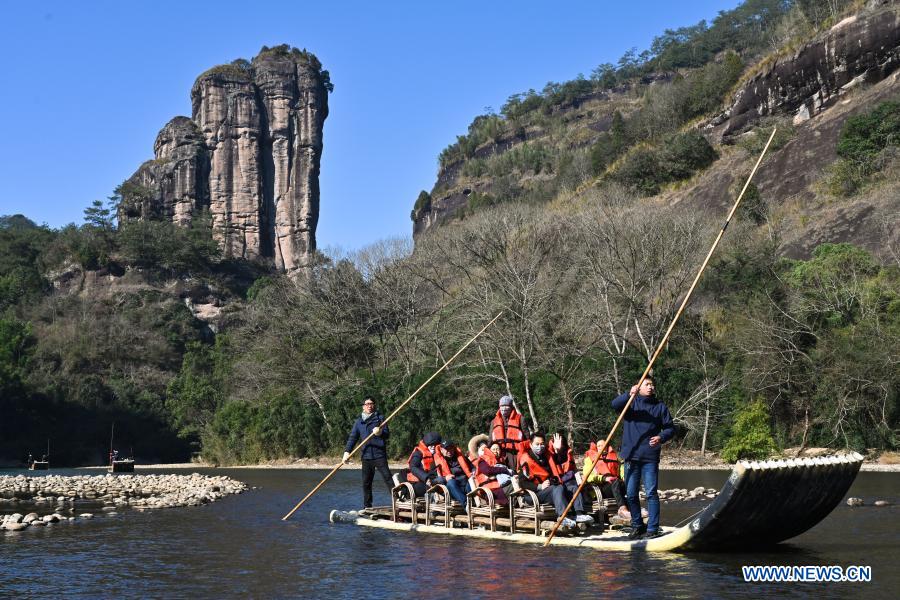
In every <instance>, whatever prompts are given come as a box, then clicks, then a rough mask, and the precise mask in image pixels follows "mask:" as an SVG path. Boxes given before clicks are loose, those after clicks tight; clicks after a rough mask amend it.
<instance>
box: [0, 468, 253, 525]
mask: <svg viewBox="0 0 900 600" xmlns="http://www.w3.org/2000/svg"><path fill="white" fill-rule="evenodd" d="M246 489H247V486H246V485H245V484H244V483H241V482H240V481H236V480H234V479H231V478H230V477H227V476H225V475H217V476H211V475H200V474H198V473H192V474H191V475H115V476H113V475H76V476H72V477H65V476H60V475H49V476H46V477H28V476H26V475H16V476H12V475H4V476H0V513H6V512H7V511H15V512H11V513H10V514H5V515H3V516H2V518H0V529H4V530H6V531H20V530H22V529H27V528H28V527H42V526H46V525H50V524H53V523H59V522H63V521H74V520H76V519H90V518H93V516H94V513H95V512H97V513H101V514H105V515H115V514H117V512H118V511H119V510H122V509H129V508H130V509H136V510H152V509H155V508H174V507H178V506H201V505H203V504H209V503H210V502H215V501H216V500H219V499H221V498H224V497H225V496H228V495H230V494H240V493H242V492H244V491H245V490H246ZM23 513H24V514H23Z"/></svg>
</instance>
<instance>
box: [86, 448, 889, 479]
mask: <svg viewBox="0 0 900 600" xmlns="http://www.w3.org/2000/svg"><path fill="white" fill-rule="evenodd" d="M842 452H843V451H842V450H832V449H828V448H807V449H806V450H804V451H803V452H801V453H800V454H799V456H798V454H797V449H796V448H788V449H787V450H785V451H784V453H783V454H782V456H781V458H784V459H788V458H815V457H817V456H826V455H829V454H840V453H842ZM340 460H341V459H340V457H339V456H317V457H310V458H298V459H290V458H286V459H279V460H273V461H270V462H265V463H258V464H252V465H216V464H210V463H203V462H196V463H175V464H157V465H137V466H136V467H135V469H137V470H144V469H197V468H214V467H215V468H222V469H333V468H334V467H335V466H336V465H337V464H338V463H339V462H340ZM388 464H389V466H390V468H391V469H393V470H398V469H403V468H405V467H406V463H403V462H390V463H388ZM659 466H660V469H661V470H663V471H707V470H720V471H730V470H731V468H732V465H730V464H728V463H726V462H725V461H723V460H722V459H721V458H719V457H718V456H717V455H714V454H706V455H705V456H704V455H703V454H701V453H700V452H699V451H697V450H675V449H671V450H668V451H667V452H664V453H663V459H662V461H661V462H660V465H659ZM82 468H84V469H105V468H106V467H82ZM361 468H362V466H361V464H360V462H359V460H354V459H351V460H350V462H348V463H347V464H346V465H344V466H343V469H348V470H353V469H356V470H359V469H361ZM861 470H862V471H874V472H888V473H900V453H898V452H882V453H880V454H879V455H877V456H874V457H873V458H867V459H866V460H865V462H863V465H862V469H861Z"/></svg>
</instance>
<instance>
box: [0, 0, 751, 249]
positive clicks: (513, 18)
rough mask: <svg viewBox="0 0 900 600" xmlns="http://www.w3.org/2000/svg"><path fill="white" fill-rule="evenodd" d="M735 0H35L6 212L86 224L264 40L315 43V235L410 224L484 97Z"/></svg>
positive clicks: (7, 101)
mask: <svg viewBox="0 0 900 600" xmlns="http://www.w3.org/2000/svg"><path fill="white" fill-rule="evenodd" d="M737 4H738V2H737V0H719V1H713V0H698V1H692V2H671V1H665V2H656V1H654V2H601V1H595V2H565V3H562V2H561V3H555V4H551V3H549V2H531V1H520V2H485V1H482V2H469V1H455V2H444V3H437V2H421V1H420V2H386V1H382V2H371V1H370V2H340V1H334V2H266V1H263V0H258V1H257V2H247V1H246V0H244V1H243V2H230V1H220V2H164V1H156V2H121V1H118V2H32V3H15V4H12V3H11V4H7V5H5V7H4V11H3V12H4V19H3V20H4V23H5V27H3V35H2V36H0V49H2V55H3V56H5V57H6V61H7V62H6V67H5V68H4V70H5V72H6V76H5V78H4V83H3V89H2V94H0V115H2V120H3V125H4V127H3V143H2V145H0V182H2V183H0V214H14V213H22V214H25V215H26V216H28V217H30V218H31V219H33V220H34V221H37V222H38V223H47V224H48V225H50V226H52V227H59V226H61V225H64V224H66V223H69V222H81V217H82V210H83V209H84V207H85V206H87V205H89V204H90V203H91V201H92V200H95V199H105V198H106V197H107V196H109V195H110V194H111V193H112V190H113V188H114V187H115V186H116V185H118V184H119V183H121V182H122V181H123V180H125V179H126V178H128V177H129V176H130V175H131V174H132V173H133V172H134V171H135V169H136V168H137V167H138V165H140V164H141V162H143V161H144V160H147V159H149V158H153V141H154V139H155V138H156V134H157V133H158V131H159V129H160V128H161V127H162V126H163V125H164V124H165V123H166V122H167V121H168V120H169V119H170V118H172V117H174V116H176V115H188V116H190V110H191V106H190V88H191V85H192V84H193V82H194V79H195V78H196V76H197V75H199V74H200V73H201V72H203V71H204V70H206V69H207V68H209V67H211V66H213V65H216V64H221V63H225V62H230V61H232V60H234V59H235V58H239V57H243V58H247V59H249V58H252V57H253V56H254V55H255V54H256V53H257V52H258V51H259V48H260V47H261V46H263V45H269V46H273V45H277V44H281V43H287V44H291V45H293V46H297V47H301V48H303V47H305V48H307V49H309V50H311V51H312V52H314V53H315V54H316V55H317V56H318V57H319V58H320V59H321V61H322V63H323V65H324V67H325V68H326V69H328V70H329V71H330V72H331V79H332V81H333V82H334V85H335V90H334V93H333V94H332V96H331V98H330V100H329V103H330V116H329V117H328V120H327V121H326V123H325V132H324V139H325V148H324V152H323V157H322V174H321V180H320V181H321V192H322V195H321V216H320V220H319V229H318V235H317V237H318V242H319V246H320V247H329V246H330V247H341V248H344V249H347V250H352V249H356V248H359V247H361V246H364V245H366V244H369V243H371V242H374V241H376V240H378V239H381V238H385V237H390V236H409V235H410V233H411V223H410V220H409V211H410V209H411V207H412V204H413V201H414V200H415V197H416V195H417V194H418V192H419V190H421V189H431V186H432V184H433V183H434V179H435V174H436V172H437V155H438V153H439V152H440V151H441V149H443V148H444V147H445V146H447V144H449V143H450V142H451V141H453V140H454V139H455V136H456V135H457V134H461V133H464V132H465V130H466V127H467V126H468V124H469V122H470V121H471V120H472V118H473V117H475V116H476V115H478V114H481V113H482V112H484V109H485V107H487V106H491V107H493V108H494V109H499V108H500V106H501V105H502V104H503V103H504V102H505V100H506V98H507V97H509V95H510V94H513V93H517V92H522V91H525V90H527V89H529V88H535V89H538V90H540V89H541V88H542V87H543V86H544V84H545V83H546V82H547V81H550V80H553V81H565V80H568V79H572V78H574V77H575V76H576V75H577V74H578V73H584V74H585V76H588V75H589V74H590V71H591V69H593V68H594V67H595V66H596V65H598V64H600V63H602V62H607V61H608V62H613V63H615V62H616V60H617V59H618V57H620V56H621V55H622V54H623V53H624V52H625V51H626V50H627V49H628V48H630V47H632V46H637V47H638V49H639V50H641V49H644V48H646V47H647V46H648V45H649V44H650V41H651V40H652V38H653V36H654V35H657V34H659V33H661V32H662V31H663V30H664V29H666V28H675V27H680V26H683V25H689V24H693V23H695V22H697V21H699V20H700V19H703V18H705V19H712V18H713V17H715V15H716V14H717V13H718V11H719V10H725V9H730V8H733V7H734V6H736V5H737Z"/></svg>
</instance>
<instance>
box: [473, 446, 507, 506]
mask: <svg viewBox="0 0 900 600" xmlns="http://www.w3.org/2000/svg"><path fill="white" fill-rule="evenodd" d="M498 464H500V460H499V459H498V458H497V456H496V455H495V454H494V453H493V452H491V449H490V448H485V449H484V453H483V454H482V455H481V457H479V459H478V462H476V463H475V483H476V484H477V485H478V486H479V487H483V488H487V489H489V490H491V493H492V494H494V500H495V501H496V502H497V504H500V505H505V504H507V503H508V500H507V499H506V494H505V493H504V492H503V487H502V486H501V485H500V482H499V481H497V476H496V475H491V474H489V473H485V472H483V471H482V468H483V466H486V467H494V466H496V465H498Z"/></svg>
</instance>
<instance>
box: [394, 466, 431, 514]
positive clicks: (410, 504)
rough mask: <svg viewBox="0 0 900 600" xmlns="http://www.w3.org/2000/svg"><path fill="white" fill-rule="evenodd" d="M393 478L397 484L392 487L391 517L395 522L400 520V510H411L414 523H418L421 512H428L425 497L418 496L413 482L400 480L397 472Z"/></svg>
mask: <svg viewBox="0 0 900 600" xmlns="http://www.w3.org/2000/svg"><path fill="white" fill-rule="evenodd" d="M393 480H394V483H395V484H396V485H395V486H394V487H393V488H391V518H392V519H393V521H394V522H395V523H396V522H399V520H400V511H402V510H405V511H409V513H410V516H411V518H412V523H413V525H416V524H418V522H419V519H418V515H419V513H423V512H427V511H426V506H425V502H426V500H425V498H416V490H415V488H413V484H411V483H409V482H408V481H400V477H399V475H397V474H396V473H395V474H394V477H393ZM404 494H405V497H404Z"/></svg>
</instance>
